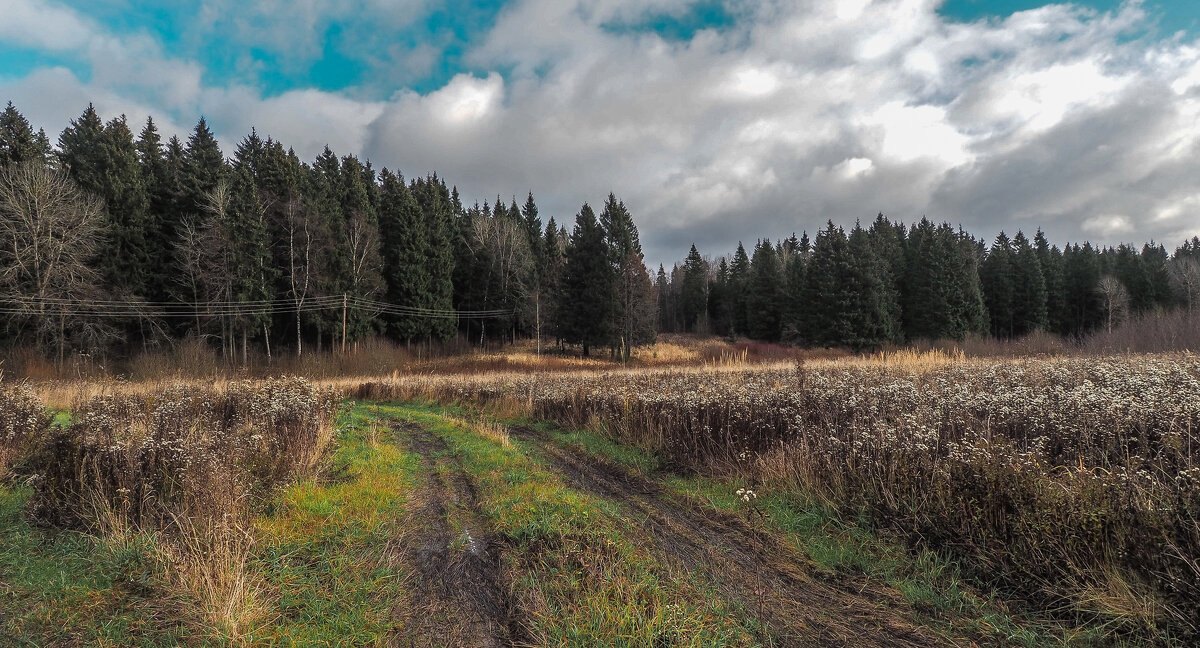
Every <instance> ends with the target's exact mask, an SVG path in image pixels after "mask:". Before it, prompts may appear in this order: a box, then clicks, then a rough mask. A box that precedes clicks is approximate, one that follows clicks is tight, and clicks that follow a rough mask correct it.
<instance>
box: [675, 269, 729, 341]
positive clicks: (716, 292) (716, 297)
mask: <svg viewBox="0 0 1200 648" xmlns="http://www.w3.org/2000/svg"><path fill="white" fill-rule="evenodd" d="M659 267H660V268H661V266H659ZM730 299H731V295H730V290H729V261H728V260H727V259H726V258H725V257H721V259H720V260H719V261H717V268H716V270H715V271H714V272H713V278H712V280H711V281H709V283H708V321H709V322H710V323H711V324H712V332H713V333H715V334H717V335H722V336H728V335H730V334H732V333H733V313H732V312H731V311H732V309H731V308H730V303H729V302H730Z"/></svg>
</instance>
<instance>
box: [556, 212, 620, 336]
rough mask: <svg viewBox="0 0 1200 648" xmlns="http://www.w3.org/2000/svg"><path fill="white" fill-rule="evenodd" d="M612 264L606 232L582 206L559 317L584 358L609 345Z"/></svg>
mask: <svg viewBox="0 0 1200 648" xmlns="http://www.w3.org/2000/svg"><path fill="white" fill-rule="evenodd" d="M612 287H613V278H612V264H611V262H610V260H609V253H608V249H607V246H605V244H604V230H603V228H601V227H600V223H599V222H598V221H597V220H596V215H595V213H594V212H593V211H592V208H591V206H589V205H588V204H587V203H584V204H583V208H582V209H580V211H579V215H578V216H576V217H575V230H574V231H573V232H572V233H571V243H570V245H569V246H568V247H567V254H566V263H565V264H564V267H563V277H562V291H561V293H560V296H559V305H558V309H557V312H558V316H559V325H560V327H561V330H562V337H563V339H564V340H565V341H566V342H568V343H570V344H580V345H582V346H583V355H584V356H588V355H589V354H590V353H591V348H592V347H593V346H595V345H597V344H604V343H605V342H607V341H608V339H609V336H610V335H611V331H610V330H609V324H610V322H611V321H612V319H611V316H610V311H611V309H612V304H613V297H612Z"/></svg>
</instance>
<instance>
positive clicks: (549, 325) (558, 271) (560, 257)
mask: <svg viewBox="0 0 1200 648" xmlns="http://www.w3.org/2000/svg"><path fill="white" fill-rule="evenodd" d="M568 243H569V238H568V237H567V236H565V231H564V230H562V229H560V228H559V226H558V223H556V222H554V217H553V216H551V217H550V220H549V221H547V223H546V232H545V234H544V235H543V236H542V251H543V254H544V255H545V262H544V264H545V265H544V270H543V274H542V291H543V293H544V295H545V297H544V306H543V308H544V309H545V311H546V312H545V313H544V314H543V315H542V321H543V322H544V325H543V329H544V330H545V331H546V333H547V334H549V335H553V336H554V337H555V338H556V340H559V341H561V339H562V331H561V330H560V327H559V326H558V322H559V320H560V316H559V314H558V304H559V303H561V301H562V300H561V291H562V273H563V268H564V267H565V265H566V256H567V245H568Z"/></svg>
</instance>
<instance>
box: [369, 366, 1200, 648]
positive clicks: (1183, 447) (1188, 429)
mask: <svg viewBox="0 0 1200 648" xmlns="http://www.w3.org/2000/svg"><path fill="white" fill-rule="evenodd" d="M356 393H357V395H358V396H360V397H363V398H379V399H394V398H401V399H403V398H430V399H436V400H439V401H443V402H464V403H468V402H469V403H481V404H485V405H486V404H492V405H496V406H500V407H502V408H505V409H506V410H508V411H510V412H511V411H514V410H520V411H522V412H523V413H525V414H527V415H531V416H535V417H539V418H544V419H550V420H555V421H558V422H559V423H561V424H563V425H567V426H574V427H580V426H587V425H594V424H595V423H596V422H600V423H602V425H599V426H596V427H598V428H600V429H601V431H602V432H603V433H605V434H608V435H610V436H613V437H615V438H616V439H617V440H620V441H622V442H625V443H630V444H634V445H638V446H641V447H645V448H649V449H652V450H654V451H657V452H660V453H662V454H663V455H665V456H667V457H668V458H670V459H671V460H672V461H673V462H674V463H676V464H681V465H685V466H690V467H692V468H693V469H697V470H701V471H705V472H713V471H718V472H732V473H737V474H739V475H740V476H741V477H742V478H744V479H747V480H750V481H751V482H754V483H756V484H759V485H761V487H763V488H784V489H798V490H802V491H804V492H806V493H810V494H815V495H817V496H820V497H823V498H825V499H826V500H827V501H829V502H830V503H831V504H833V505H835V506H837V507H839V508H841V509H843V510H844V511H847V512H848V513H850V514H856V513H858V512H866V513H868V514H869V516H870V517H871V519H873V520H875V522H876V523H877V524H879V525H882V526H885V527H888V528H891V529H893V530H895V531H896V532H899V533H902V534H904V535H906V536H907V537H909V538H910V539H912V540H913V542H916V543H920V544H922V545H924V546H927V547H931V548H934V549H937V550H940V551H944V552H948V553H953V554H956V555H958V556H961V557H964V558H966V559H967V564H969V565H973V573H974V575H975V576H976V577H977V578H979V579H980V580H982V581H985V582H987V583H989V584H991V585H993V586H999V587H1002V588H1004V589H1008V590H1011V591H1015V592H1020V593H1021V594H1022V595H1023V596H1025V597H1027V598H1029V599H1030V600H1032V601H1034V602H1035V603H1037V604H1039V605H1041V606H1044V607H1046V608H1050V609H1063V610H1072V611H1074V612H1075V613H1076V614H1079V615H1081V616H1091V617H1100V618H1102V619H1103V620H1104V621H1105V622H1106V623H1110V624H1111V626H1112V627H1114V628H1120V629H1121V631H1123V632H1130V633H1140V634H1142V635H1143V636H1146V637H1151V638H1156V639H1163V638H1167V637H1175V638H1184V640H1193V639H1200V627H1198V626H1200V624H1198V621H1197V620H1198V619H1200V578H1198V577H1200V571H1197V567H1198V564H1200V561H1198V559H1197V556H1200V438H1198V435H1200V359H1198V358H1197V357H1196V356H1194V355H1186V354H1176V355H1165V356H1118V357H1108V358H1027V359H971V358H967V357H966V356H965V354H961V353H949V352H945V351H934V352H930V353H925V354H914V353H909V352H902V353H891V354H883V355H880V356H877V357H875V358H858V359H855V360H834V361H827V362H816V361H814V362H809V363H807V364H804V365H797V366H794V367H792V368H787V369H784V368H770V369H745V368H742V369H733V370H723V371H695V370H693V371H677V370H665V371H652V370H643V371H626V372H609V373H605V374H600V375H597V374H586V373H576V374H538V375H521V374H509V375H506V376H479V377H458V378H454V377H433V376H426V377H409V378H405V377H396V378H395V379H392V380H388V381H377V382H372V383H366V384H363V385H361V386H360V387H359V388H358V389H357V392H356Z"/></svg>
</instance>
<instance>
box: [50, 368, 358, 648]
mask: <svg viewBox="0 0 1200 648" xmlns="http://www.w3.org/2000/svg"><path fill="white" fill-rule="evenodd" d="M339 402H340V399H339V398H338V397H337V395H336V394H335V393H333V392H332V391H330V390H328V389H324V388H320V387H318V386H316V385H314V384H313V383H311V382H309V381H307V380H304V379H300V378H280V379H269V380H263V381H236V382H232V383H229V384H226V385H223V386H221V387H202V386H193V385H176V386H172V387H167V388H162V389H159V390H156V391H151V392H147V393H125V394H120V393H110V394H103V395H100V396H95V397H91V398H88V399H86V400H83V401H80V402H78V403H77V404H76V405H75V406H74V407H73V408H72V411H73V416H72V420H71V422H70V423H69V425H67V426H66V427H64V428H58V429H50V430H48V431H46V432H45V433H44V436H43V438H42V439H41V440H40V441H39V442H37V443H36V444H34V447H33V449H32V452H31V454H30V456H29V458H28V460H27V461H26V469H27V470H28V472H29V481H30V483H32V484H33V487H34V492H33V495H32V497H31V499H30V502H29V507H30V514H31V516H32V517H34V518H35V519H37V520H39V521H41V522H43V523H46V524H50V525H54V526H58V527H66V528H75V529H80V530H85V531H89V532H92V533H97V534H103V535H107V536H110V537H123V536H125V535H128V534H130V533H138V534H145V535H148V536H151V537H154V538H156V539H157V542H156V546H157V547H158V548H159V550H160V552H161V554H162V555H161V556H160V557H159V558H160V559H161V560H162V561H163V562H164V563H165V564H168V565H170V566H171V569H170V570H169V572H170V573H171V574H172V578H173V579H174V583H175V586H176V588H177V589H178V590H179V591H180V593H181V596H182V597H184V598H186V599H188V600H190V601H192V606H191V609H190V610H189V612H188V614H186V615H185V616H186V617H187V618H188V619H192V620H195V622H196V626H197V629H200V630H203V631H209V632H212V633H213V634H214V635H215V636H217V637H219V638H221V639H222V640H229V641H232V642H234V643H237V642H239V641H240V640H241V639H243V638H244V635H245V632H246V630H247V629H248V628H249V627H250V626H252V625H253V624H254V623H256V622H257V621H259V620H261V618H262V617H263V615H265V614H266V610H267V607H266V606H265V603H264V601H265V599H266V597H267V592H266V589H265V587H264V585H263V583H262V582H261V581H259V580H257V579H256V578H255V577H254V576H253V575H252V572H251V570H249V569H248V561H249V558H250V556H251V554H252V550H253V545H254V533H253V516H254V514H255V512H256V511H257V509H258V507H259V506H260V504H261V502H262V501H263V500H264V499H265V498H266V497H267V495H268V494H269V493H270V492H271V491H272V489H273V488H274V487H276V486H278V485H280V484H283V483H286V482H289V481H292V480H295V479H298V478H302V477H308V476H314V475H316V474H317V473H319V472H320V471H321V469H322V468H323V467H324V464H325V461H326V458H327V456H328V454H329V452H330V450H331V447H332V444H333V440H334V418H335V416H336V414H337V412H338V408H339Z"/></svg>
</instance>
